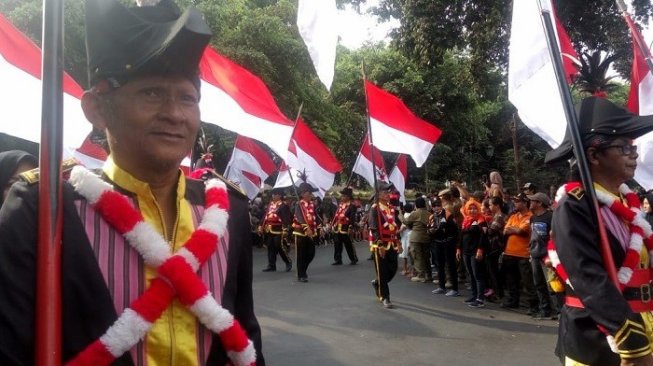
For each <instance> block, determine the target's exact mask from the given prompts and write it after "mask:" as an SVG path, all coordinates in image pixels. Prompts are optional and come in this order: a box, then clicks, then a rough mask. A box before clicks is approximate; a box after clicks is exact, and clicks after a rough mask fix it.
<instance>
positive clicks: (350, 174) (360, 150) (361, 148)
mask: <svg viewBox="0 0 653 366" xmlns="http://www.w3.org/2000/svg"><path fill="white" fill-rule="evenodd" d="M364 142H365V141H363V143H364ZM362 151H363V145H362V144H361V147H360V148H359V149H358V155H357V156H356V161H354V166H353V167H352V169H351V173H349V179H347V184H345V187H349V183H351V179H352V178H353V177H354V167H356V164H357V163H358V159H360V156H361V153H362Z"/></svg>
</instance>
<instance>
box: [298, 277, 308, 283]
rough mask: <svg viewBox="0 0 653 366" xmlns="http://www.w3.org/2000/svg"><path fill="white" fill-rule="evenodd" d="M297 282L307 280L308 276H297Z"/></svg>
mask: <svg viewBox="0 0 653 366" xmlns="http://www.w3.org/2000/svg"><path fill="white" fill-rule="evenodd" d="M297 282H308V278H306V277H299V278H298V279H297Z"/></svg>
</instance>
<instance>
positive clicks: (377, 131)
mask: <svg viewBox="0 0 653 366" xmlns="http://www.w3.org/2000/svg"><path fill="white" fill-rule="evenodd" d="M365 90H366V93H367V105H368V110H369V113H370V128H371V130H372V136H373V138H374V145H375V146H376V148H378V149H379V150H383V151H390V152H396V153H404V154H408V155H410V156H411V157H412V158H413V160H414V161H415V164H416V165H417V167H420V166H422V165H423V164H424V162H425V161H426V159H427V158H428V156H429V153H430V152H431V149H432V148H433V145H434V144H435V142H436V141H438V139H439V138H440V135H441V134H442V131H441V130H440V129H439V128H437V127H436V126H435V125H433V124H431V123H429V122H426V121H424V120H423V119H420V118H419V117H417V116H416V115H415V114H414V113H413V112H412V111H411V110H410V109H408V107H406V105H405V104H404V102H403V101H402V100H401V99H399V98H397V97H396V96H394V95H392V94H390V93H388V92H387V91H385V90H383V89H381V88H379V87H378V86H376V85H374V84H372V83H370V82H369V81H367V80H366V81H365Z"/></svg>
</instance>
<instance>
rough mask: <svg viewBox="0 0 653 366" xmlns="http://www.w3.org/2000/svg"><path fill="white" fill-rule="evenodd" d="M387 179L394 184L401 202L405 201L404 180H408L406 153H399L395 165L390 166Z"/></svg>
mask: <svg viewBox="0 0 653 366" xmlns="http://www.w3.org/2000/svg"><path fill="white" fill-rule="evenodd" d="M388 179H389V180H390V182H391V183H392V184H393V185H394V186H395V188H396V189H397V191H399V194H400V195H401V197H400V200H401V202H403V203H406V194H405V193H406V192H405V190H406V182H407V181H408V157H407V156H406V155H404V154H399V156H398V157H397V162H396V163H395V167H394V168H392V171H391V172H390V176H389V177H388Z"/></svg>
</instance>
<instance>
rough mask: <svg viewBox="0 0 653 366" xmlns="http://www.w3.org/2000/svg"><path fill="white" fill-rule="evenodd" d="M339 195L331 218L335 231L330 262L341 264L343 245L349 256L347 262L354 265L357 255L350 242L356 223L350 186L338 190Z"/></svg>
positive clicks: (356, 261)
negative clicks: (337, 203) (336, 206)
mask: <svg viewBox="0 0 653 366" xmlns="http://www.w3.org/2000/svg"><path fill="white" fill-rule="evenodd" d="M340 195H341V197H340V204H339V205H338V208H337V209H336V212H335V214H334V215H333V219H332V220H331V228H332V230H333V232H334V233H335V245H334V247H333V263H331V264H332V265H341V264H342V248H343V247H344V248H345V250H346V251H347V256H348V257H349V263H350V264H352V265H355V264H356V263H358V256H357V255H356V248H355V247H354V244H353V243H352V242H351V235H352V232H353V231H354V229H355V227H356V225H357V222H356V206H354V205H353V204H352V202H351V198H352V196H353V192H352V190H351V188H349V187H346V188H344V189H343V190H342V191H340Z"/></svg>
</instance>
